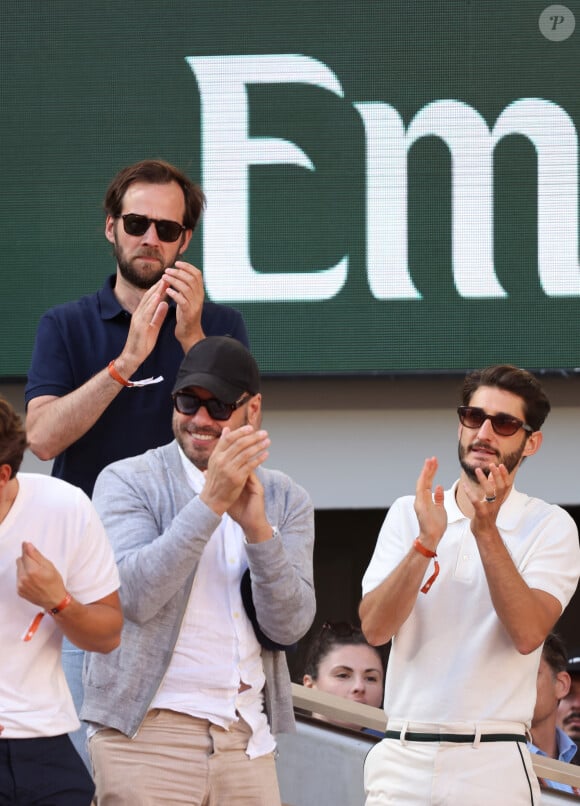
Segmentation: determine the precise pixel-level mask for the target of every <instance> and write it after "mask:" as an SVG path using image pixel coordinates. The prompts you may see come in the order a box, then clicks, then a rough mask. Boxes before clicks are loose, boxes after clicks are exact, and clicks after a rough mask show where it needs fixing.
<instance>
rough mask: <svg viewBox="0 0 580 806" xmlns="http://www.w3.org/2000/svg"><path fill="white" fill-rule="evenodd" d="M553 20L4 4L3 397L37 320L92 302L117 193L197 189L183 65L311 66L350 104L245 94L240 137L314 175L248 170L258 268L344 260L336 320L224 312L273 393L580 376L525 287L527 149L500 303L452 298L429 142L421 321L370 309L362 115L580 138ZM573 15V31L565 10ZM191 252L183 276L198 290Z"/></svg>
mask: <svg viewBox="0 0 580 806" xmlns="http://www.w3.org/2000/svg"><path fill="white" fill-rule="evenodd" d="M547 5H548V4H547V3H545V2H528V1H527V0H512V2H505V0H502V2H495V1H494V0H479V2H476V1H472V2H469V0H456V1H455V2H454V1H452V0H447V1H446V2H441V1H439V2H437V0H435V2H433V0H426V1H425V2H423V1H421V2H377V1H376V0H355V1H354V2H340V0H333V1H330V0H329V2H319V1H318V0H302V1H301V2H293V3H288V2H278V0H268V2H243V0H235V1H233V0H232V1H230V0H209V2H208V1H207V0H206V2H197V0H193V1H192V0H189V1H188V2H186V0H172V1H171V2H167V3H159V2H150V0H141V2H139V3H134V2H109V1H107V2H104V0H93V2H87V3H83V4H79V3H77V2H74V3H73V2H68V1H67V2H62V1H61V2H59V1H58V0H50V1H49V0H19V2H18V3H17V4H12V3H8V2H6V0H2V2H1V4H0V9H1V34H0V43H1V44H0V49H1V53H0V56H1V61H0V137H1V140H0V163H1V171H0V176H1V178H2V192H1V193H0V207H1V210H0V235H1V252H0V254H1V260H2V266H1V277H2V286H1V294H0V338H1V344H2V348H1V352H0V377H3V378H5V379H6V378H8V379H9V378H19V377H24V376H25V374H26V370H27V367H28V362H29V359H30V354H31V350H32V344H33V339H34V333H35V329H36V325H37V322H38V319H39V317H40V315H41V314H42V313H43V312H44V311H45V310H46V309H47V308H48V307H50V306H52V305H54V304H57V303H59V302H63V301H66V300H70V299H75V298H77V297H78V296H80V295H81V294H83V293H89V292H92V291H94V290H95V289H97V288H99V287H100V286H101V285H102V282H103V280H104V277H105V276H106V275H107V274H109V273H111V272H112V271H113V270H114V263H113V259H112V255H111V252H110V248H109V244H108V243H107V242H106V241H105V238H104V236H103V223H104V214H103V212H102V207H101V205H102V198H103V196H104V192H105V189H106V187H107V185H108V183H109V181H110V179H111V178H112V177H113V175H114V174H115V173H116V172H117V171H118V170H119V169H120V168H121V167H123V166H124V165H127V164H129V163H132V162H135V161H137V160H139V159H143V158H148V157H161V158H164V159H167V160H169V161H170V162H173V163H175V164H176V165H178V166H179V167H180V168H182V169H183V170H185V171H186V172H187V173H188V174H189V175H190V176H191V177H192V178H194V179H198V178H199V177H200V166H201V154H200V149H201V144H200V97H199V91H198V87H197V84H196V81H195V77H194V75H193V73H192V71H191V69H190V68H189V66H188V64H187V63H186V61H185V59H186V57H188V56H204V55H205V56H221V55H224V56H225V55H230V54H285V53H296V54H304V55H307V56H311V57H313V58H316V59H318V60H320V61H321V62H323V63H324V64H325V65H327V66H328V67H329V68H330V69H331V70H332V71H333V72H334V73H335V75H336V76H337V78H338V80H339V81H340V83H341V84H342V87H343V89H344V93H345V97H344V99H340V98H338V97H337V96H335V95H333V94H331V93H327V92H324V91H322V90H318V89H316V88H313V87H310V86H305V85H294V84H292V85H290V84H277V85H255V86H252V87H250V88H249V90H248V97H249V107H250V133H251V135H252V136H256V137H259V136H263V137H284V138H287V139H288V140H290V141H292V142H293V143H296V144H297V145H299V147H300V148H302V150H303V151H305V152H306V153H307V154H308V156H309V157H310V159H311V161H312V162H313V163H314V165H315V168H316V170H315V171H314V172H307V171H304V170H301V169H298V168H296V167H293V166H280V165H278V166H267V165H266V166H254V167H252V168H251V170H250V208H249V209H250V221H251V224H250V236H249V237H250V247H251V257H252V264H253V266H254V268H256V269H261V270H264V271H268V270H270V271H276V272H287V273H289V274H290V275H291V274H292V273H293V272H300V271H309V270H312V268H313V267H326V266H331V265H334V264H335V263H336V262H338V261H339V260H340V258H341V257H342V256H343V255H344V254H348V255H349V257H350V263H349V271H348V279H347V282H346V284H345V286H344V287H343V289H342V291H341V292H340V293H339V294H338V295H337V296H336V297H335V298H334V299H332V300H329V301H324V302H288V303H281V302H277V303H248V302H245V303H239V304H237V303H235V302H234V303H231V304H233V305H234V307H237V308H238V309H239V310H241V311H242V313H243V315H244V317H245V319H246V322H247V325H248V329H249V333H250V338H251V343H252V347H253V351H254V353H255V354H256V357H257V358H258V361H259V363H260V366H261V369H262V371H263V372H264V373H266V374H289V375H306V374H311V373H320V374H326V373H328V374H353V373H355V374H356V373H363V374H373V373H395V374H396V373H405V372H409V371H422V372H431V371H459V370H462V369H466V368H470V367H474V366H481V365H484V364H488V363H491V362H495V361H504V360H505V361H511V362H514V363H517V364H520V365H523V366H527V367H528V368H532V369H534V368H535V369H540V368H546V369H563V368H574V367H575V366H576V365H577V364H580V360H579V358H578V354H579V346H580V345H579V338H578V326H577V322H578V313H579V311H580V298H575V297H570V298H549V297H547V296H546V295H545V294H544V293H543V291H542V289H541V287H540V284H539V280H538V271H537V220H536V212H537V203H536V195H537V182H536V172H537V166H536V155H535V151H534V149H533V147H532V146H531V144H530V143H529V142H528V141H527V139H526V138H524V137H521V136H517V135H516V136H510V137H507V138H505V140H504V141H502V142H501V143H500V145H499V146H498V147H497V148H496V150H495V155H494V175H495V188H494V220H495V224H494V229H495V237H494V243H495V268H496V273H497V277H498V279H499V281H500V283H501V284H502V285H503V287H504V288H505V289H506V291H507V292H508V297H507V298H505V299H501V300H496V299H478V300H474V299H463V298H461V297H460V296H459V295H458V294H457V292H456V290H455V287H454V284H453V280H452V272H451V268H450V265H451V182H450V171H451V163H450V155H449V152H448V149H447V148H446V146H445V144H444V143H443V142H442V141H441V140H438V139H436V138H433V137H430V138H425V139H424V140H422V141H420V142H419V143H416V144H415V145H414V146H413V148H412V149H411V152H410V155H409V160H408V171H409V186H408V201H409V217H408V222H409V223H408V229H409V266H410V271H411V275H412V278H413V282H414V283H415V285H416V287H417V288H418V289H419V290H420V291H421V293H422V294H423V299H422V300H413V301H404V302H403V301H397V302H389V301H381V300H376V299H374V298H373V296H372V294H371V292H370V290H369V286H368V282H367V276H366V255H365V241H366V235H365V143H364V129H363V125H362V121H361V119H360V117H359V115H358V114H357V112H356V110H355V108H354V106H353V104H355V103H358V102H364V101H383V102H385V103H388V104H390V105H392V106H393V107H394V108H395V109H396V110H397V111H398V112H399V114H400V115H401V116H402V118H403V120H404V121H405V124H408V123H409V122H410V121H411V120H412V119H413V117H414V116H415V115H416V114H417V112H418V111H419V110H420V109H421V108H422V107H423V106H425V105H426V104H428V103H430V102H432V101H435V100H439V99H455V100H459V101H462V102H464V103H466V104H469V105H470V106H472V107H473V108H474V109H476V110H477V111H478V112H479V113H480V114H481V115H482V116H483V118H484V119H485V120H486V121H487V123H488V125H489V126H490V127H491V126H493V124H494V122H495V120H496V119H497V117H498V115H499V114H500V113H501V112H502V111H503V110H504V109H505V108H506V106H508V105H509V104H510V103H512V102H513V101H514V100H516V99H518V98H522V97H528V98H534V97H539V98H544V99H548V100H550V101H553V102H554V103H556V104H558V105H559V106H561V107H562V108H563V109H565V110H566V111H567V112H568V114H569V115H570V116H571V118H572V120H573V122H574V124H575V126H576V129H577V130H579V125H580V93H579V91H578V87H579V82H578V79H579V75H580V71H579V66H580V47H579V40H578V37H579V35H580V32H579V31H578V30H577V31H576V32H575V33H574V35H573V36H571V37H570V38H569V39H567V40H566V41H564V42H559V43H558V42H552V41H549V40H548V39H546V38H545V37H544V36H542V34H541V32H540V30H539V28H538V18H539V15H540V14H541V12H542V10H543V9H544V8H545V7H546V6H547ZM567 6H568V8H570V9H571V10H573V12H574V13H575V15H576V19H577V22H578V24H579V27H580V9H579V8H578V3H572V2H569V3H567ZM202 230H203V226H202V227H201V228H200V229H199V231H197V232H196V233H195V235H194V239H193V242H192V246H190V248H189V250H188V252H187V259H189V260H190V261H191V262H193V263H194V264H195V265H197V266H199V267H200V268H202V269H203V262H202V237H203V232H202ZM223 237H224V239H227V237H228V233H227V232H224V234H223ZM262 267H263V268H262ZM235 270H236V269H235V266H232V267H231V271H232V272H235Z"/></svg>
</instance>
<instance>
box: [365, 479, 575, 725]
mask: <svg viewBox="0 0 580 806" xmlns="http://www.w3.org/2000/svg"><path fill="white" fill-rule="evenodd" d="M456 486H457V483H456V484H455V485H454V487H453V488H452V489H451V490H447V491H446V492H445V509H446V511H447V516H448V527H447V530H446V532H445V534H444V536H443V539H442V540H441V542H440V543H439V546H438V547H437V555H438V560H439V564H440V567H441V571H440V574H439V577H438V578H437V579H436V581H435V582H434V584H433V586H432V587H431V589H430V590H429V592H428V593H427V594H423V593H421V592H420V593H419V594H418V596H417V601H416V604H415V606H414V608H413V610H412V612H411V614H410V615H409V617H408V619H407V620H406V621H405V623H404V624H403V625H402V626H401V628H400V629H399V631H398V633H397V634H396V635H395V636H394V638H393V645H392V650H391V654H390V657H389V663H388V669H387V678H386V687H385V711H386V713H387V716H388V717H389V718H390V719H394V718H396V719H402V720H408V721H411V720H412V721H414V722H425V723H456V722H464V721H482V720H505V721H509V722H520V723H525V724H526V725H528V726H529V724H530V722H531V718H532V713H533V709H534V703H535V698H536V675H537V670H538V664H539V660H540V655H541V647H540V648H538V649H537V650H536V651H535V652H533V653H531V654H529V655H521V654H520V653H519V652H518V651H517V650H516V649H515V647H514V645H513V643H512V641H511V639H510V637H509V635H508V633H507V631H506V630H505V628H504V627H503V625H502V624H501V622H500V620H499V618H498V616H497V614H496V612H495V609H494V607H493V604H492V601H491V596H490V593H489V587H488V584H487V580H486V577H485V572H484V569H483V564H482V562H481V559H480V556H479V551H478V548H477V544H476V542H475V538H474V536H473V534H472V532H471V529H470V520H469V519H468V518H466V517H465V516H464V515H463V513H462V512H461V510H460V509H459V507H458V506H457V503H456V501H455V489H456ZM413 503H414V498H413V496H407V497H404V498H399V499H397V500H396V501H395V502H394V504H393V505H392V507H391V508H390V509H389V512H388V514H387V517H386V519H385V522H384V524H383V526H382V528H381V531H380V533H379V537H378V540H377V545H376V548H375V551H374V554H373V557H372V559H371V562H370V564H369V567H368V569H367V571H366V573H365V575H364V578H363V595H364V594H366V593H368V592H369V591H371V590H373V589H374V588H376V587H377V586H378V585H379V584H380V583H381V582H382V581H383V580H384V579H385V578H386V577H387V576H388V575H389V574H390V573H391V571H393V570H394V569H395V568H396V567H397V565H398V564H399V563H400V562H401V560H402V559H403V557H404V556H405V555H406V554H407V553H408V551H409V549H410V547H411V545H412V543H413V541H414V540H415V538H416V537H417V535H418V534H419V527H418V522H417V517H416V515H415V512H414V509H413ZM497 526H498V529H499V532H500V534H501V537H502V539H503V541H504V543H505V545H506V547H507V549H508V551H509V552H510V555H511V557H512V559H513V561H514V563H515V565H516V568H517V569H518V571H519V572H520V574H521V576H522V578H523V579H524V581H525V582H526V584H527V585H528V586H529V587H530V588H538V589H540V590H543V591H546V592H547V593H550V594H551V595H552V596H554V597H555V598H556V599H558V601H559V602H560V603H561V605H562V608H564V607H565V606H566V604H567V603H568V602H569V600H570V598H571V597H572V595H573V593H574V591H575V589H576V585H577V582H578V576H579V574H580V549H579V546H578V532H577V529H576V526H575V524H574V521H573V520H572V518H571V517H570V516H569V515H568V514H567V513H566V512H565V511H564V510H563V509H561V508H560V507H557V506H553V505H550V504H547V503H546V502H544V501H541V500H540V499H538V498H530V497H529V496H527V495H523V494H522V493H520V492H517V491H516V490H514V489H512V491H511V493H510V495H509V497H508V499H507V500H506V501H505V502H504V504H503V505H502V507H501V509H500V511H499V515H498V519H497ZM432 571H433V566H432V563H431V564H430V565H429V567H428V569H427V571H426V574H425V580H426V579H427V578H428V577H429V576H430V574H431V573H432Z"/></svg>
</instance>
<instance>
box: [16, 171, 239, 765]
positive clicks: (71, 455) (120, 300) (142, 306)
mask: <svg viewBox="0 0 580 806" xmlns="http://www.w3.org/2000/svg"><path fill="white" fill-rule="evenodd" d="M204 205H205V198H204V195H203V193H202V191H201V188H199V186H197V185H196V184H194V183H193V182H191V181H190V179H188V177H187V176H185V175H184V174H183V173H182V172H181V171H179V170H178V169H177V168H175V167H174V166H172V165H170V164H169V163H166V162H163V161H160V160H145V161H142V162H138V163H136V164H135V165H131V166H129V167H127V168H124V169H123V170H121V171H120V172H119V173H118V174H117V176H115V178H114V179H113V180H112V182H111V184H110V185H109V188H108V190H107V193H106V196H105V201H104V208H105V212H106V214H107V218H106V221H105V237H106V238H107V240H108V241H110V242H111V244H112V245H113V252H114V255H115V258H116V260H117V271H116V274H114V275H112V276H111V277H109V278H108V279H107V281H106V282H105V285H104V287H103V288H102V289H101V290H100V291H97V292H96V293H95V294H90V295H88V296H85V297H81V299H79V300H77V301H75V302H67V303H65V304H63V305H58V306H56V307H55V308H52V309H50V310H49V311H47V313H45V314H44V316H43V317H42V319H41V320H40V324H39V326H38V331H37V334H36V341H35V345H34V351H33V354H32V362H31V365H30V369H29V373H28V383H27V385H26V390H25V401H26V406H27V419H26V428H27V435H28V440H29V443H30V447H31V449H32V451H33V452H34V453H35V454H36V456H38V457H39V458H40V459H53V458H54V464H53V468H52V475H53V476H57V477H58V478H61V479H64V480H65V481H68V482H70V483H72V484H75V485H77V486H79V487H81V488H82V489H83V490H84V491H85V492H86V493H87V495H89V496H90V495H92V492H93V486H94V483H95V479H96V478H97V475H98V474H99V472H100V471H101V470H102V468H104V467H105V466H106V465H108V464H110V463H111V462H114V461H116V460H117V459H124V458H126V457H128V456H136V455H138V454H141V453H144V452H145V451H146V450H148V449H149V448H156V447H158V446H160V445H165V444H166V443H168V442H171V441H172V439H173V433H172V430H171V416H172V411H173V401H172V398H171V389H172V387H173V383H174V381H175V376H176V374H177V370H178V368H179V365H180V364H181V361H182V359H183V356H184V354H185V353H187V352H188V350H189V349H190V347H192V346H193V345H194V344H195V343H196V342H198V341H200V340H201V339H203V338H204V337H205V336H224V335H231V336H233V337H235V338H236V339H238V340H239V341H240V342H242V343H243V344H244V345H245V346H248V336H247V332H246V327H245V324H244V321H243V319H242V316H241V314H240V313H239V312H238V311H236V310H234V309H233V308H229V307H226V306H224V305H217V304H215V303H213V302H206V301H204V288H203V280H202V276H201V272H200V271H199V270H198V269H196V268H195V267H194V266H192V265H191V264H190V263H186V262H185V261H183V260H179V257H180V256H181V255H182V253H183V252H185V250H186V249H187V247H188V246H189V242H190V240H191V236H192V233H193V230H194V229H195V226H196V224H197V222H198V221H199V218H200V216H201V213H202V210H203V208H204ZM82 663H83V653H82V652H81V651H80V650H78V649H76V647H74V646H73V645H72V644H70V643H69V642H67V641H65V642H64V653H63V668H64V670H65V674H66V676H67V682H68V684H69V687H70V689H71V691H72V694H73V698H74V701H75V705H76V707H77V710H78V709H79V708H80V705H81V703H82V698H83V691H82V683H81V670H82ZM72 739H73V742H74V744H75V746H76V748H77V750H78V751H79V753H80V754H81V755H82V757H83V758H84V760H85V762H86V763H87V765H88V757H87V753H86V746H85V732H84V730H83V729H81V730H80V731H79V732H77V733H76V734H73V736H72Z"/></svg>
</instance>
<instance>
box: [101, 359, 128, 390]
mask: <svg viewBox="0 0 580 806" xmlns="http://www.w3.org/2000/svg"><path fill="white" fill-rule="evenodd" d="M107 370H108V372H109V375H110V376H111V378H112V379H113V380H114V381H117V383H120V384H121V386H133V384H132V383H131V381H127V380H126V379H125V378H123V376H122V375H119V373H118V372H117V368H116V367H115V359H114V358H113V360H112V361H110V362H109V366H108V367H107Z"/></svg>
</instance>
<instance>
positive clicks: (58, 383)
mask: <svg viewBox="0 0 580 806" xmlns="http://www.w3.org/2000/svg"><path fill="white" fill-rule="evenodd" d="M114 283H115V275H112V276H111V277H109V278H108V279H107V281H106V282H105V285H104V286H103V288H102V289H101V290H100V291H97V292H96V293H95V294H89V295H87V296H85V297H81V298H80V299H78V300H76V301H74V302H67V303H64V304H63V305H57V306H56V307H54V308H51V309H50V310H48V311H47V312H46V313H45V314H44V315H43V316H42V318H41V320H40V323H39V325H38V330H37V332H36V340H35V344H34V349H33V353H32V361H31V364H30V370H29V372H28V382H27V384H26V389H25V393H24V397H25V402H26V405H28V403H29V401H30V400H32V399H33V398H35V397H39V396H40V395H56V396H58V397H62V396H63V395H66V394H68V393H69V392H72V391H74V390H75V389H78V387H79V386H82V385H83V384H84V383H85V382H86V381H88V380H89V378H92V377H93V375H96V374H97V373H98V372H100V371H101V370H102V369H103V368H104V367H106V366H107V365H108V364H109V362H110V361H111V359H113V358H116V357H117V356H119V355H120V353H121V352H122V350H123V347H124V346H125V342H126V341H127V335H128V333H129V325H130V323H131V314H129V313H128V312H127V311H125V310H124V309H123V308H122V307H121V305H120V304H119V302H118V300H117V298H116V297H115V295H114V293H113V286H114ZM201 326H202V329H203V332H204V333H205V335H206V336H225V335H231V336H233V337H234V338H236V339H238V340H239V341H241V342H242V344H244V345H246V346H249V342H248V334H247V331H246V326H245V324H244V320H243V319H242V315H241V314H240V313H239V311H236V310H235V309H234V308H230V307H228V306H226V305H218V304H216V303H214V302H204V305H203V311H202V317H201ZM182 358H183V350H182V348H181V345H180V343H179V342H178V341H177V339H176V338H175V305H174V304H172V303H170V306H169V311H168V312H167V316H166V318H165V321H164V323H163V325H162V327H161V331H160V333H159V338H158V340H157V344H156V345H155V348H154V349H153V351H152V352H151V355H149V357H148V358H147V359H146V360H145V361H144V362H143V364H142V365H141V367H140V368H139V370H138V371H137V372H136V373H135V374H134V375H133V376H132V380H140V379H143V378H150V377H157V376H158V375H163V381H162V382H161V383H157V384H152V385H151V386H145V387H127V388H123V389H122V390H121V392H120V393H119V394H118V395H117V397H116V398H115V399H114V400H113V401H112V403H111V404H110V405H109V406H108V408H107V409H106V410H105V412H104V413H103V414H102V415H101V417H100V419H99V420H98V421H97V422H96V423H95V425H94V426H93V427H92V428H91V429H90V430H89V431H88V432H87V433H86V434H85V435H84V436H83V437H81V438H80V439H79V440H78V441H77V442H75V443H74V444H73V445H71V446H70V447H69V448H67V449H66V450H65V451H63V453H61V454H60V455H59V456H57V457H56V458H55V460H54V464H53V469H52V475H53V476H57V477H58V478H61V479H65V480H66V481H68V482H70V483H71V484H76V485H77V486H79V487H81V488H82V489H83V490H84V491H85V492H86V493H87V494H88V495H89V496H90V495H92V492H93V487H94V484H95V480H96V478H97V476H98V474H99V472H100V471H101V470H102V469H103V467H105V466H106V465H108V464H110V463H111V462H114V461H116V460H117V459H124V458H125V457H127V456H136V455H138V454H140V453H144V452H145V451H146V450H148V449H149V448H156V447H158V446H159V445H165V444H166V443H168V442H171V440H172V439H173V432H172V430H171V417H172V410H173V405H172V400H171V390H172V388H173V383H174V381H175V376H176V375H177V369H178V367H179V365H180V363H181V360H182Z"/></svg>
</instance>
